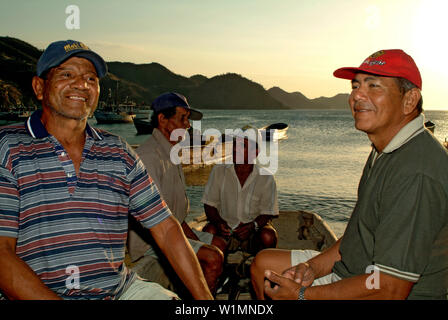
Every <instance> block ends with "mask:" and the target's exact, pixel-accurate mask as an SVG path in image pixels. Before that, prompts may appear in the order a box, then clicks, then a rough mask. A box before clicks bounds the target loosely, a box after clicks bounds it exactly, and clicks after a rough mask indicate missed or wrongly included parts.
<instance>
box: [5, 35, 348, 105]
mask: <svg viewBox="0 0 448 320" xmlns="http://www.w3.org/2000/svg"><path fill="white" fill-rule="evenodd" d="M41 54H42V50H39V49H37V48H36V47H34V46H32V45H30V44H28V43H26V42H24V41H22V40H19V39H15V38H11V37H0V108H1V107H2V106H3V108H4V109H7V108H8V107H10V106H14V105H17V106H20V105H24V106H27V107H31V108H35V107H37V106H39V105H40V103H39V102H38V101H37V100H36V98H35V97H34V93H33V90H32V88H31V79H32V77H33V76H34V74H35V69H36V63H37V60H38V59H39V57H40V55H41ZM107 65H108V68H109V72H108V74H107V75H106V76H105V77H104V78H103V79H101V81H100V86H101V94H100V100H102V101H105V100H106V99H107V97H108V95H111V96H112V97H113V98H114V99H118V101H119V102H123V101H124V100H126V101H134V102H136V103H137V104H138V105H149V104H150V103H151V101H152V100H154V99H155V98H156V97H157V96H158V95H160V94H162V93H164V92H167V91H176V92H179V93H182V94H184V95H185V96H186V97H187V98H188V100H189V101H190V103H191V105H192V106H194V107H196V108H199V109H201V108H213V109H236V108H238V109H302V108H307V109H309V108H312V109H314V108H315V109H322V108H326V109H328V108H346V105H347V102H346V101H347V98H346V96H347V95H344V94H340V95H336V96H335V97H332V98H325V97H321V98H317V99H308V98H306V97H305V96H304V95H303V94H301V93H300V92H293V93H287V92H285V91H283V90H282V89H280V88H278V87H274V88H271V89H269V90H265V89H264V88H263V86H262V85H260V84H258V83H256V82H254V81H251V80H249V79H247V78H245V77H243V76H242V75H239V74H236V73H226V74H222V75H218V76H214V77H212V78H207V77H205V76H203V75H200V74H197V75H194V76H191V77H185V76H182V75H179V74H176V73H174V72H172V71H171V70H168V69H167V68H166V67H164V66H163V65H161V64H159V63H155V62H153V63H146V64H134V63H130V62H117V61H112V62H107Z"/></svg>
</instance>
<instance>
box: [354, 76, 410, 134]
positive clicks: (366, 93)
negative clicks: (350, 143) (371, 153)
mask: <svg viewBox="0 0 448 320" xmlns="http://www.w3.org/2000/svg"><path fill="white" fill-rule="evenodd" d="M349 104H350V108H351V111H352V115H353V118H354V119H355V127H356V129H358V130H361V131H364V132H365V133H367V134H368V135H369V138H370V140H372V139H377V140H378V139H379V140H383V141H385V142H389V141H390V139H392V137H393V136H395V134H396V133H397V132H398V131H399V130H400V129H401V127H402V126H403V121H404V118H405V115H404V112H403V95H402V93H401V92H400V89H399V87H398V85H397V82H396V81H395V78H391V77H381V76H374V75H370V74H365V73H358V74H356V76H355V78H354V79H353V80H352V92H351V94H350V98H349ZM389 138H390V139H389Z"/></svg>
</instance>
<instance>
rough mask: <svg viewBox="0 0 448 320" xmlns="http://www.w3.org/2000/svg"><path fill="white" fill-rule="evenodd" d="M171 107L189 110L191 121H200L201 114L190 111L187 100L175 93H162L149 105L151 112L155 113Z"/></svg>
mask: <svg viewBox="0 0 448 320" xmlns="http://www.w3.org/2000/svg"><path fill="white" fill-rule="evenodd" d="M173 107H181V108H185V109H187V110H189V111H190V119H191V120H201V119H202V112H199V111H197V110H194V109H191V108H190V105H189V104H188V101H187V98H185V97H184V96H183V95H181V94H179V93H176V92H167V93H164V94H162V95H160V96H158V97H157V98H156V99H155V100H154V101H153V102H152V104H151V108H152V110H154V112H156V113H158V112H160V111H163V110H166V109H169V108H173Z"/></svg>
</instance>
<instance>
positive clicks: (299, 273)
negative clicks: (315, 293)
mask: <svg viewBox="0 0 448 320" xmlns="http://www.w3.org/2000/svg"><path fill="white" fill-rule="evenodd" d="M282 275H283V276H284V277H286V278H289V279H291V280H294V281H295V282H297V283H298V284H300V285H301V286H305V287H308V286H310V285H312V284H313V282H314V279H315V272H314V270H313V268H312V267H311V266H310V265H309V264H308V263H306V262H305V263H299V264H298V265H296V266H292V267H291V268H288V269H286V270H285V271H283V273H282Z"/></svg>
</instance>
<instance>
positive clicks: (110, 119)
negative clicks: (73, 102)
mask: <svg viewBox="0 0 448 320" xmlns="http://www.w3.org/2000/svg"><path fill="white" fill-rule="evenodd" d="M94 116H95V119H96V122H97V123H98V124H110V123H130V122H132V120H133V119H134V117H135V114H130V113H127V112H119V113H117V112H106V111H99V110H97V111H95V113H94Z"/></svg>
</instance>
